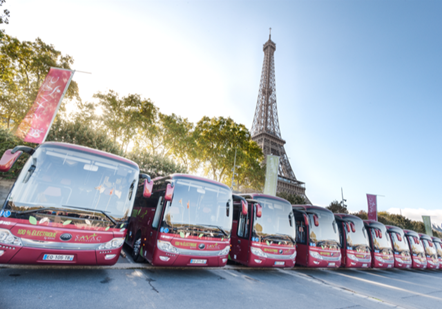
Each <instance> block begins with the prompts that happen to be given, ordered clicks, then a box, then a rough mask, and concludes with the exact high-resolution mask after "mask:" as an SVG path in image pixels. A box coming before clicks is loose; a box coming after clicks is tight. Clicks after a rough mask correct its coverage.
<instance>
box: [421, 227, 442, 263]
mask: <svg viewBox="0 0 442 309" xmlns="http://www.w3.org/2000/svg"><path fill="white" fill-rule="evenodd" d="M419 236H420V239H421V241H422V244H423V245H424V250H425V256H426V258H427V268H428V269H439V259H438V257H437V251H436V246H435V245H434V243H433V240H432V239H431V237H430V236H428V235H426V234H419Z"/></svg>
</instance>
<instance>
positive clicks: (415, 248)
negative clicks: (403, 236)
mask: <svg viewBox="0 0 442 309" xmlns="http://www.w3.org/2000/svg"><path fill="white" fill-rule="evenodd" d="M415 238H416V241H414V239H415ZM408 241H409V242H410V245H411V252H412V253H413V254H416V255H417V256H420V257H423V256H424V247H423V245H422V241H420V239H419V238H418V237H413V236H408Z"/></svg>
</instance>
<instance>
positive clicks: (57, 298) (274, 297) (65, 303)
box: [0, 257, 442, 309]
mask: <svg viewBox="0 0 442 309" xmlns="http://www.w3.org/2000/svg"><path fill="white" fill-rule="evenodd" d="M122 265H123V266H122ZM131 265H132V266H131ZM4 267H5V265H0V309H9V308H94V309H98V308H126V307H127V308H211V309H215V308H223V309H225V308H241V309H243V308H272V309H274V308H392V307H396V308H440V306H441V305H440V304H442V283H441V279H442V271H429V270H424V271H415V270H396V269H392V270H345V269H339V270H327V269H303V268H296V269H271V270H264V269H248V268H245V267H239V266H235V265H229V266H228V267H226V268H221V269H215V268H211V269H207V268H199V269H196V268H192V269H188V268H177V269H164V268H156V267H153V266H150V265H149V264H136V263H133V261H132V260H131V259H130V257H127V258H123V257H121V258H120V260H119V262H118V263H117V264H116V267H113V268H99V267H92V268H78V267H77V268H74V267H70V268H55V267H54V268H31V267H13V268H4ZM7 267H10V266H7Z"/></svg>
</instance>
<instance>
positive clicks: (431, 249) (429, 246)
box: [422, 239, 437, 258]
mask: <svg viewBox="0 0 442 309" xmlns="http://www.w3.org/2000/svg"><path fill="white" fill-rule="evenodd" d="M422 241H423V242H424V245H425V253H426V254H427V255H429V256H431V257H433V258H437V253H436V247H435V246H434V243H433V242H432V241H428V240H426V239H423V240H422Z"/></svg>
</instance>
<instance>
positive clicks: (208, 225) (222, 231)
mask: <svg viewBox="0 0 442 309" xmlns="http://www.w3.org/2000/svg"><path fill="white" fill-rule="evenodd" d="M197 225H199V226H204V227H214V228H216V229H218V230H219V231H220V232H221V233H223V234H224V235H225V236H229V235H228V234H227V233H226V232H225V231H224V230H223V229H222V228H220V227H219V226H217V225H210V224H197Z"/></svg>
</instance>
